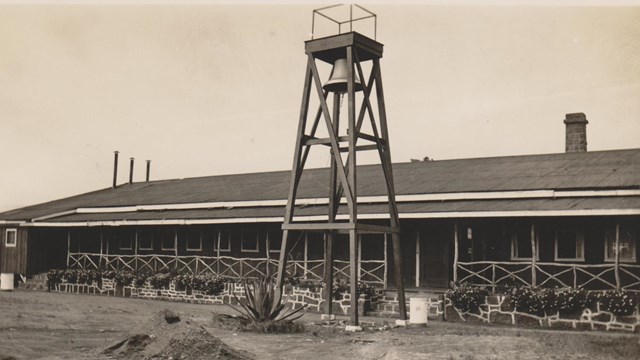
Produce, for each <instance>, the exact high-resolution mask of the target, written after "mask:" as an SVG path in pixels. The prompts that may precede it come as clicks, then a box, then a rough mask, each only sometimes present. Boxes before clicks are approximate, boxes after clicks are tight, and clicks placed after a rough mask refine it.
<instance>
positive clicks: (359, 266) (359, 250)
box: [358, 234, 362, 281]
mask: <svg viewBox="0 0 640 360" xmlns="http://www.w3.org/2000/svg"><path fill="white" fill-rule="evenodd" d="M360 280H362V235H361V234H358V281H360Z"/></svg>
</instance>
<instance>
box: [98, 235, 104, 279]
mask: <svg viewBox="0 0 640 360" xmlns="http://www.w3.org/2000/svg"><path fill="white" fill-rule="evenodd" d="M103 242H104V241H103V239H102V230H101V231H100V259H99V260H98V271H100V270H101V269H102V248H103V246H104V245H103Z"/></svg>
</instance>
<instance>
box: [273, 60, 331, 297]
mask: <svg viewBox="0 0 640 360" xmlns="http://www.w3.org/2000/svg"><path fill="white" fill-rule="evenodd" d="M313 69H315V63H314V59H313V56H312V55H311V54H309V55H308V56H307V68H306V72H305V79H304V87H303V90H302V104H301V106H300V117H299V119H298V132H297V137H296V148H295V150H294V153H293V168H292V170H291V177H290V179H291V180H290V182H289V194H288V196H287V206H286V208H285V216H284V222H283V226H284V225H288V224H290V223H291V222H292V221H293V210H294V205H295V199H296V194H297V191H298V182H299V181H300V177H301V175H302V170H303V169H302V166H301V165H302V163H301V158H302V141H303V138H304V133H305V129H306V125H307V112H308V111H309V96H310V94H311V84H312V80H313V79H312V78H315V76H314V75H315V74H312V73H313ZM316 71H317V69H316ZM316 81H319V79H318V80H316ZM317 86H318V89H319V90H320V92H321V93H322V99H321V101H320V104H321V105H322V107H323V109H322V110H323V114H324V115H325V117H326V116H327V111H325V105H326V102H325V99H324V92H322V89H321V88H320V84H317ZM325 120H326V119H325ZM329 120H330V119H329ZM336 147H337V145H336ZM288 240H289V230H286V229H283V231H282V244H281V246H280V261H279V262H278V273H277V275H276V286H277V294H276V296H282V287H283V286H284V273H285V271H286V268H287V242H288Z"/></svg>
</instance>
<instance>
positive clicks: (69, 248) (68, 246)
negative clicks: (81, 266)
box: [67, 230, 71, 267]
mask: <svg viewBox="0 0 640 360" xmlns="http://www.w3.org/2000/svg"><path fill="white" fill-rule="evenodd" d="M70 261H71V231H70V230H67V267H69V262H70Z"/></svg>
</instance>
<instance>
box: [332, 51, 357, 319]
mask: <svg viewBox="0 0 640 360" xmlns="http://www.w3.org/2000/svg"><path fill="white" fill-rule="evenodd" d="M346 50H347V97H348V102H347V105H348V106H347V115H348V119H347V120H348V127H347V128H348V134H347V137H348V139H349V164H348V166H349V168H348V171H349V173H348V176H347V185H348V188H349V189H350V190H351V191H350V193H351V194H350V195H351V202H352V206H351V207H350V209H349V219H351V221H352V222H357V221H358V209H357V208H358V198H357V195H356V191H357V189H358V187H357V176H356V170H357V169H356V139H357V138H358V130H357V128H356V108H355V104H356V99H355V97H356V95H355V86H354V75H355V74H354V71H353V48H352V47H351V46H347V48H346ZM334 150H335V149H334ZM349 248H350V252H349V253H350V260H351V261H350V265H351V266H350V269H349V270H350V272H349V275H350V276H349V277H350V278H351V308H350V309H351V325H353V326H358V325H359V321H358V299H359V298H358V267H359V266H360V264H359V263H358V232H357V230H355V229H354V230H349Z"/></svg>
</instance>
